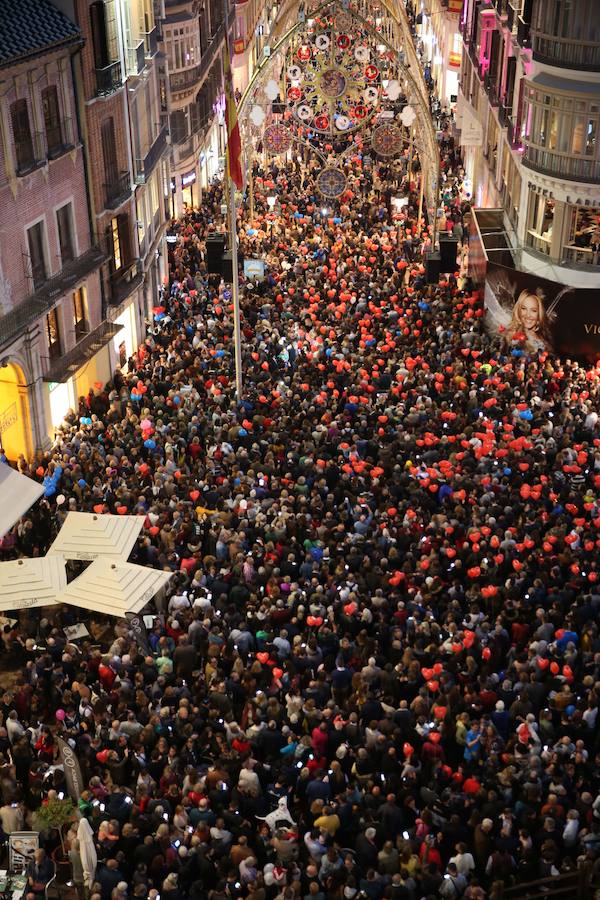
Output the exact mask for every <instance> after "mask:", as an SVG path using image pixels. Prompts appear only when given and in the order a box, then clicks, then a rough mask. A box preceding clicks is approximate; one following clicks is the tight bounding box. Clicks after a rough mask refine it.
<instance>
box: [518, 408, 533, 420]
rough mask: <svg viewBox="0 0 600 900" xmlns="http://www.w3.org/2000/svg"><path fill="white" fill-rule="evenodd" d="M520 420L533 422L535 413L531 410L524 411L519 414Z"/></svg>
mask: <svg viewBox="0 0 600 900" xmlns="http://www.w3.org/2000/svg"><path fill="white" fill-rule="evenodd" d="M519 418H520V419H525V420H526V421H527V422H531V420H532V419H533V413H532V412H531V410H530V409H522V410H521V412H520V413H519Z"/></svg>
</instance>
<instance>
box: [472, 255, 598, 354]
mask: <svg viewBox="0 0 600 900" xmlns="http://www.w3.org/2000/svg"><path fill="white" fill-rule="evenodd" d="M485 309H486V327H487V329H488V331H489V332H490V333H491V334H495V335H500V336H502V337H504V338H505V339H506V340H507V342H509V343H510V342H517V343H518V344H519V345H520V346H522V347H524V348H525V349H527V350H529V351H535V350H549V351H551V352H553V353H558V354H559V355H561V356H570V357H577V358H581V359H585V360H587V361H589V362H595V361H596V360H598V359H600V290H593V289H588V288H574V287H569V286H567V285H564V284H559V283H558V282H556V281H549V280H548V279H547V278H540V277H539V276H537V275H533V274H531V273H529V272H522V271H520V270H518V269H511V268H508V267H507V266H503V265H500V264H499V263H496V262H492V261H491V260H489V261H488V264H487V272H486V277H485Z"/></svg>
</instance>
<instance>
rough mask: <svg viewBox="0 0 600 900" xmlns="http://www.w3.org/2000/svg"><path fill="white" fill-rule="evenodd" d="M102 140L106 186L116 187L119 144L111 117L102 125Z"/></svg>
mask: <svg viewBox="0 0 600 900" xmlns="http://www.w3.org/2000/svg"><path fill="white" fill-rule="evenodd" d="M100 136H101V139H102V158H103V160H104V172H105V173H106V184H107V185H109V186H111V187H115V186H116V185H117V184H118V181H119V167H118V164H117V143H116V139H115V122H114V119H113V118H112V116H109V117H108V118H107V119H105V120H104V122H103V123H102V127H101V129H100Z"/></svg>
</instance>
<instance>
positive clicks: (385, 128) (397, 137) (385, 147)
mask: <svg viewBox="0 0 600 900" xmlns="http://www.w3.org/2000/svg"><path fill="white" fill-rule="evenodd" d="M371 147H372V148H373V150H374V151H375V152H376V153H377V154H378V155H379V156H384V157H386V158H387V157H390V156H396V155H397V154H398V153H400V151H401V150H402V132H401V131H400V129H399V128H398V127H397V126H396V125H392V124H390V123H388V122H386V123H385V124H383V125H378V126H377V128H375V129H374V130H373V134H372V136H371Z"/></svg>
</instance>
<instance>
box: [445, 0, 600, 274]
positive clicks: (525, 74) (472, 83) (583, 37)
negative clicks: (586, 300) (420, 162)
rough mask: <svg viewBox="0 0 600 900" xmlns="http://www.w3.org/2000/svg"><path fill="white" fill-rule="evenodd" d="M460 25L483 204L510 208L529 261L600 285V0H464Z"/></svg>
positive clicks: (466, 120) (472, 155) (466, 110)
mask: <svg viewBox="0 0 600 900" xmlns="http://www.w3.org/2000/svg"><path fill="white" fill-rule="evenodd" d="M461 30H462V34H463V41H464V46H463V61H462V72H461V95H462V96H461V98H460V99H461V101H462V104H463V110H462V123H461V124H463V126H464V129H465V132H467V133H469V134H471V135H472V136H473V137H472V139H466V140H464V141H463V140H461V143H462V144H463V155H464V159H465V166H466V170H467V176H468V178H469V179H470V180H471V181H472V184H473V186H474V188H473V190H474V199H475V203H476V204H477V205H482V206H488V207H493V206H496V207H501V208H502V209H503V210H504V218H505V224H506V226H507V228H508V229H509V234H510V235H511V241H512V244H513V247H514V248H515V249H516V250H517V253H518V261H519V266H520V268H522V269H524V270H525V271H530V272H535V273H536V274H538V275H541V276H543V277H546V278H549V279H551V280H553V281H557V282H561V283H564V284H571V285H573V286H575V287H596V288H597V287H598V284H599V277H600V269H599V263H600V260H599V254H598V253H597V252H596V251H595V250H594V249H593V248H594V246H595V245H596V244H597V243H600V229H599V225H600V141H599V140H598V135H599V130H600V4H598V3H597V2H596V0H577V3H571V2H568V0H495V2H490V0H465V3H464V7H463V12H462V14H461Z"/></svg>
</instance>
